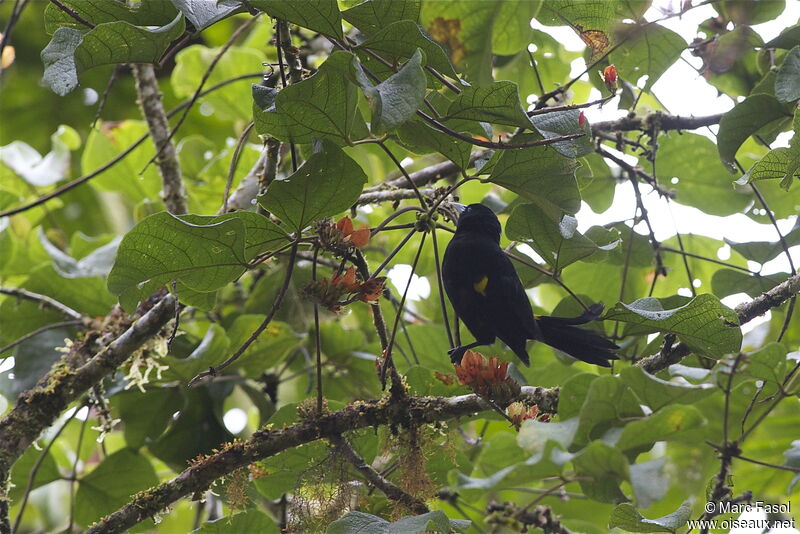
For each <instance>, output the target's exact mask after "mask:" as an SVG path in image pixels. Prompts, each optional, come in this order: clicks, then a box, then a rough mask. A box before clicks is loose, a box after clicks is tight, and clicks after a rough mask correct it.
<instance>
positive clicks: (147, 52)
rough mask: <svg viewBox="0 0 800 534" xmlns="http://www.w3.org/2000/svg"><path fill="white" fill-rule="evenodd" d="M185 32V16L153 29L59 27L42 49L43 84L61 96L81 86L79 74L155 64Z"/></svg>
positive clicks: (120, 25) (118, 25)
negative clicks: (94, 69) (108, 67)
mask: <svg viewBox="0 0 800 534" xmlns="http://www.w3.org/2000/svg"><path fill="white" fill-rule="evenodd" d="M183 31H184V21H183V16H181V15H178V16H177V17H175V20H173V21H172V22H170V23H169V24H167V25H165V26H162V27H160V28H156V29H154V30H150V29H148V28H145V27H141V26H134V25H133V24H131V23H129V22H125V21H117V22H106V23H103V24H98V25H97V26H96V27H94V28H92V29H91V30H89V31H88V32H86V33H81V32H80V31H78V30H75V29H73V28H67V27H62V28H58V29H57V30H56V32H55V33H54V34H53V38H52V39H51V41H50V43H49V44H48V45H47V47H45V49H44V50H42V62H43V63H44V66H45V70H44V75H43V76H42V82H43V83H44V85H45V86H47V87H48V88H50V89H51V90H52V91H53V92H54V93H56V94H58V95H59V96H64V95H66V94H67V93H69V92H70V91H72V90H73V89H75V87H77V86H78V75H79V74H80V73H82V72H83V71H85V70H88V69H91V68H92V67H97V66H99V65H108V64H113V63H155V62H157V61H158V60H159V59H160V58H161V55H162V54H163V53H164V51H165V50H166V49H167V47H168V46H169V44H170V43H171V42H172V41H174V40H175V39H177V38H178V37H180V36H181V34H182V33H183Z"/></svg>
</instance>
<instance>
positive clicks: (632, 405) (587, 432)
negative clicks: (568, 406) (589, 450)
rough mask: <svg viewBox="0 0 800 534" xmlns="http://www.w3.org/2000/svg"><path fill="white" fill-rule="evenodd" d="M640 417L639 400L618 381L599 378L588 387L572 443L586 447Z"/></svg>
mask: <svg viewBox="0 0 800 534" xmlns="http://www.w3.org/2000/svg"><path fill="white" fill-rule="evenodd" d="M643 415H644V411H642V408H641V406H640V403H639V399H637V398H636V396H635V395H634V394H633V392H632V391H631V389H630V388H629V387H628V386H627V385H626V384H625V383H624V382H623V381H622V379H621V378H620V377H618V376H601V377H599V378H597V379H596V380H594V381H593V382H592V383H591V385H590V386H589V391H588V393H587V394H586V398H585V399H584V401H583V405H582V406H581V411H580V415H579V419H580V425H579V427H578V432H577V433H576V435H575V443H576V444H577V445H583V444H586V443H589V442H590V441H591V440H594V439H597V438H599V437H601V436H602V435H603V434H605V433H606V432H607V431H608V430H609V429H611V428H616V427H620V426H623V425H625V424H626V423H627V422H628V421H629V420H631V419H636V418H640V417H642V416H643Z"/></svg>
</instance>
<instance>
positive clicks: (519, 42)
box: [492, 0, 545, 56]
mask: <svg viewBox="0 0 800 534" xmlns="http://www.w3.org/2000/svg"><path fill="white" fill-rule="evenodd" d="M544 3H545V2H544V1H543V0H507V1H505V2H500V3H499V5H498V6H497V9H496V15H495V18H494V24H493V25H492V52H493V53H495V54H498V55H502V56H506V55H513V54H516V53H517V52H519V51H520V50H522V49H524V48H526V47H527V46H528V44H529V43H530V42H531V34H532V33H533V29H532V28H531V24H530V21H531V19H532V18H534V17H535V16H536V14H537V13H538V12H539V9H540V8H541V6H542V4H544Z"/></svg>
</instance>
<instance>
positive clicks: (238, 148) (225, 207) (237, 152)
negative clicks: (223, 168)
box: [221, 121, 255, 213]
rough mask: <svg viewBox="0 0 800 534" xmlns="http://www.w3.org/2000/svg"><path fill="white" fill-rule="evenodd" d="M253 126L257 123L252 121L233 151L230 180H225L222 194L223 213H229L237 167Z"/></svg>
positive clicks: (229, 170) (229, 172)
mask: <svg viewBox="0 0 800 534" xmlns="http://www.w3.org/2000/svg"><path fill="white" fill-rule="evenodd" d="M253 126H255V123H254V122H253V121H250V123H249V124H248V125H247V126H246V127H245V129H244V130H242V133H241V134H240V135H239V139H238V140H237V141H236V148H234V150H233V156H231V164H230V166H229V167H228V178H227V179H226V180H225V192H224V193H223V194H222V210H221V211H222V213H228V196H229V195H230V193H231V185H232V184H233V176H234V174H236V167H237V166H238V165H239V156H241V154H242V148H244V145H245V143H247V138H248V137H249V136H250V132H251V131H253Z"/></svg>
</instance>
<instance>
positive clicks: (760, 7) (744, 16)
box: [711, 0, 786, 26]
mask: <svg viewBox="0 0 800 534" xmlns="http://www.w3.org/2000/svg"><path fill="white" fill-rule="evenodd" d="M711 7H713V8H714V10H715V11H716V12H717V13H719V14H720V15H722V16H723V17H724V18H725V20H729V21H731V22H733V23H734V24H735V25H736V26H742V25H746V24H749V25H754V24H761V23H762V22H767V21H770V20H773V19H774V18H776V17H777V16H778V15H780V14H781V13H782V12H783V10H784V9H785V7H786V1H785V0H772V1H770V2H751V1H750V0H722V1H721V2H714V3H712V4H711Z"/></svg>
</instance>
